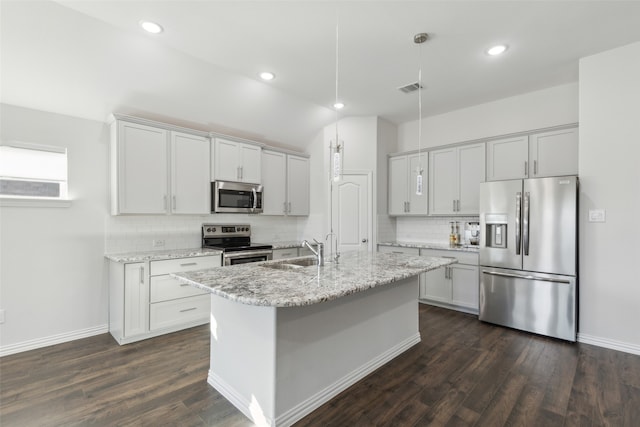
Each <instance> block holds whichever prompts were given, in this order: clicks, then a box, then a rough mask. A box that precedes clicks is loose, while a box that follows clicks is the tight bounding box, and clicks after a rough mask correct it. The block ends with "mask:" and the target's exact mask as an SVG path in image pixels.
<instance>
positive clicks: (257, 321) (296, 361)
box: [208, 277, 420, 426]
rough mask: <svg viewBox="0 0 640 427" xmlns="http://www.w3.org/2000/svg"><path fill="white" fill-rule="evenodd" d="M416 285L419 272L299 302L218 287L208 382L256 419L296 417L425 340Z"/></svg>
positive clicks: (288, 421) (289, 420)
mask: <svg viewBox="0 0 640 427" xmlns="http://www.w3.org/2000/svg"><path fill="white" fill-rule="evenodd" d="M310 286H313V285H312V284H310ZM418 292H419V281H418V278H417V277H413V278H408V279H404V280H400V281H398V282H397V283H394V284H391V285H388V286H384V287H379V288H373V289H370V290H368V291H365V292H359V293H357V294H353V295H349V296H346V297H343V298H339V299H336V300H332V301H328V302H324V303H319V304H313V305H309V306H300V307H278V308H275V307H260V306H252V305H245V304H241V303H237V302H232V301H230V300H228V299H225V298H223V297H220V296H216V295H212V299H211V313H212V314H211V366H210V371H209V379H208V382H209V384H210V385H211V386H213V387H214V388H215V389H216V390H218V391H219V392H220V393H221V394H222V395H224V396H225V397H226V398H227V399H229V400H230V401H231V402H232V403H233V404H234V405H235V406H236V407H238V409H240V410H241V411H242V412H243V413H244V414H245V415H246V416H247V417H249V418H250V419H251V420H252V421H254V422H255V423H256V424H258V425H270V426H289V425H292V424H293V423H295V422H296V421H297V420H299V419H301V418H302V417H304V416H305V415H308V414H309V413H311V412H312V411H313V410H314V409H316V408H318V407H319V406H321V405H322V404H324V403H326V402H327V401H328V400H330V399H331V398H333V397H335V396H336V395H337V394H339V393H340V392H341V391H343V390H345V389H346V388H347V387H349V386H350V385H352V384H354V383H355V382H357V381H359V380H360V379H362V378H364V377H365V376H366V375H368V374H369V373H371V372H373V371H375V370H376V369H377V368H379V367H380V366H382V365H384V364H385V363H387V362H388V361H390V360H392V359H393V358H395V357H396V356H398V355H399V354H401V353H403V352H404V351H406V350H407V349H409V348H410V347H412V346H413V345H415V344H417V343H418V342H419V341H420V334H419V331H418Z"/></svg>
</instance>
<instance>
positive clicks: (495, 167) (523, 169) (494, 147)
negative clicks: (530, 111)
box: [487, 128, 578, 181]
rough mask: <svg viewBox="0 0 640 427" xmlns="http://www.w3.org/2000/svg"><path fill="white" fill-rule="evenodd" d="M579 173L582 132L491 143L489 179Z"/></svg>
mask: <svg viewBox="0 0 640 427" xmlns="http://www.w3.org/2000/svg"><path fill="white" fill-rule="evenodd" d="M577 174H578V129H577V128H568V129H561V130H554V131H548V132H540V133H535V134H531V135H521V136H517V137H511V138H505V139H499V140H494V141H489V142H487V180H488V181H499V180H505V179H522V178H541V177H547V176H562V175H577Z"/></svg>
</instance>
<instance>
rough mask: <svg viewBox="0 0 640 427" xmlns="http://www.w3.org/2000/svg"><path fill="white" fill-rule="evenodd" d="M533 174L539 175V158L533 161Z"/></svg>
mask: <svg viewBox="0 0 640 427" xmlns="http://www.w3.org/2000/svg"><path fill="white" fill-rule="evenodd" d="M533 174H534V175H538V161H537V160H534V161H533Z"/></svg>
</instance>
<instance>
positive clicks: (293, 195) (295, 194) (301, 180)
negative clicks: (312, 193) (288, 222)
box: [287, 154, 309, 215]
mask: <svg viewBox="0 0 640 427" xmlns="http://www.w3.org/2000/svg"><path fill="white" fill-rule="evenodd" d="M287 210H288V211H287V214H288V215H309V159H308V158H306V157H300V156H294V155H291V154H287Z"/></svg>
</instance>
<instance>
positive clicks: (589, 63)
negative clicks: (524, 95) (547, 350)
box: [579, 43, 640, 354]
mask: <svg viewBox="0 0 640 427" xmlns="http://www.w3.org/2000/svg"><path fill="white" fill-rule="evenodd" d="M638 76H640V43H634V44H631V45H628V46H623V47H620V48H617V49H614V50H610V51H607V52H604V53H601V54H598V55H593V56H590V57H586V58H583V59H582V60H581V61H580V162H579V170H580V187H581V192H580V327H579V339H580V341H582V342H588V343H591V344H595V345H601V346H604V347H610V348H616V349H619V350H623V351H628V352H632V353H636V354H640V328H639V327H638V325H640V310H639V309H638V306H639V303H640V279H638V269H637V263H638V258H639V256H640V249H638V242H639V241H640V231H639V230H640V229H639V228H638V227H637V226H636V225H635V224H636V223H637V222H638V218H640V168H639V167H638V161H639V159H640V120H638V119H639V117H640V80H639V79H638ZM590 209H605V210H606V222H604V223H593V222H588V218H589V210H590Z"/></svg>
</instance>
